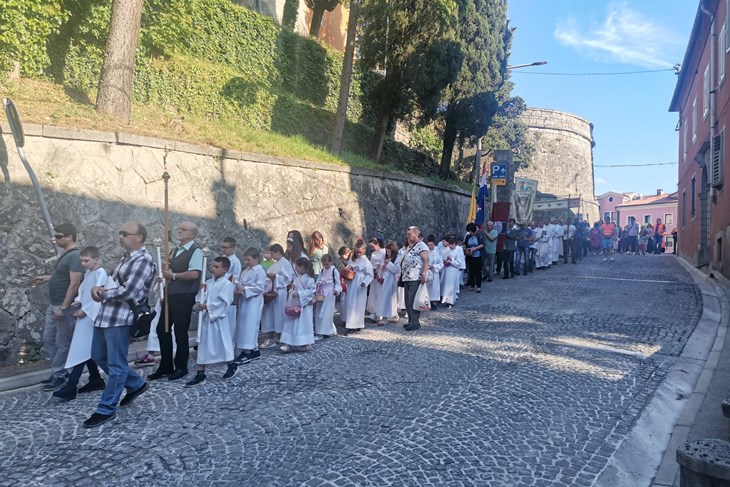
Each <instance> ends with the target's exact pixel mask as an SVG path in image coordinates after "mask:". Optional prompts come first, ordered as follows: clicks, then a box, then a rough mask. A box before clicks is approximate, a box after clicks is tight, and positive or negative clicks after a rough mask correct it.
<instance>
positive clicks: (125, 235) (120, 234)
mask: <svg viewBox="0 0 730 487" xmlns="http://www.w3.org/2000/svg"><path fill="white" fill-rule="evenodd" d="M130 235H134V236H138V235H141V233H129V232H125V231H124V230H121V231H120V232H119V236H120V237H124V238H127V237H129V236H130Z"/></svg>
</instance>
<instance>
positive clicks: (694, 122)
mask: <svg viewBox="0 0 730 487" xmlns="http://www.w3.org/2000/svg"><path fill="white" fill-rule="evenodd" d="M696 140H697V97H696V96H695V99H694V101H693V102H692V143H693V144H694V143H695V141H696Z"/></svg>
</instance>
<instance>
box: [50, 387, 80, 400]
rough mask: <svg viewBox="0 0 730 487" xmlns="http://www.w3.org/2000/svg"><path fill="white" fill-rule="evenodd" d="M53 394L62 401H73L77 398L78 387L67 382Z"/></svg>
mask: <svg viewBox="0 0 730 487" xmlns="http://www.w3.org/2000/svg"><path fill="white" fill-rule="evenodd" d="M52 396H53V397H55V398H56V399H58V400H59V401H60V402H68V401H73V400H74V399H76V387H69V384H66V385H65V386H64V387H62V388H60V389H59V390H57V391H56V392H54V393H53V394H52Z"/></svg>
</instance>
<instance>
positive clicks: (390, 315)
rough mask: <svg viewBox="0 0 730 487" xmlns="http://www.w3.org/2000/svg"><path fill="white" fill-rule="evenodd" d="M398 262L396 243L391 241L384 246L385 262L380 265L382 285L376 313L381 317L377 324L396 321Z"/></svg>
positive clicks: (381, 324) (397, 319) (397, 318)
mask: <svg viewBox="0 0 730 487" xmlns="http://www.w3.org/2000/svg"><path fill="white" fill-rule="evenodd" d="M396 262H398V244H397V243H395V242H391V243H390V244H388V246H387V247H386V248H385V262H384V264H383V267H382V272H381V275H382V276H383V287H382V288H381V289H380V297H379V299H378V307H377V311H376V313H377V314H378V315H379V316H381V317H382V318H381V319H380V320H379V321H378V326H383V325H385V321H386V320H387V321H388V323H398V321H399V317H398V289H401V288H399V287H398V276H399V275H400V265H399V264H396Z"/></svg>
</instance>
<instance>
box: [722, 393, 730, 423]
mask: <svg viewBox="0 0 730 487" xmlns="http://www.w3.org/2000/svg"><path fill="white" fill-rule="evenodd" d="M722 415H723V416H725V417H726V418H730V396H727V397H726V398H725V399H723V401H722Z"/></svg>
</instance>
